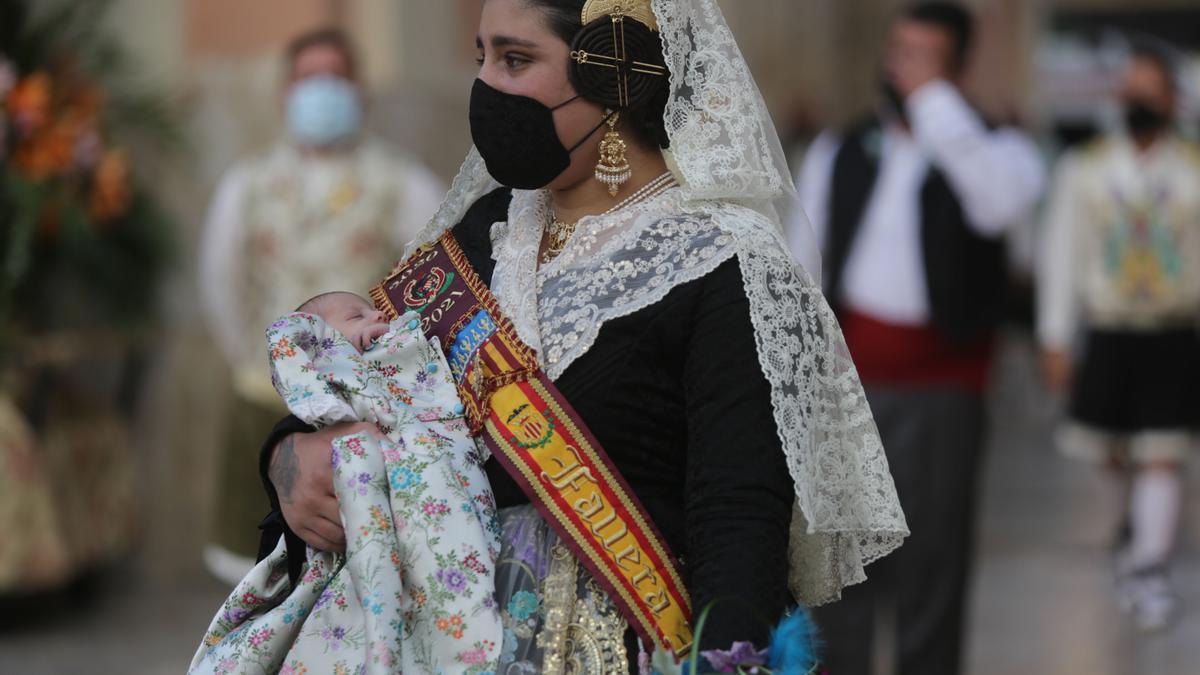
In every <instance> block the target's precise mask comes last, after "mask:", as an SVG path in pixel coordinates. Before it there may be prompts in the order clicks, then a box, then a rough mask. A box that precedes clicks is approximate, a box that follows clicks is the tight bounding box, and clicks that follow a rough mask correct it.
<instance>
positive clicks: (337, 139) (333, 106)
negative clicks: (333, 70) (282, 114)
mask: <svg viewBox="0 0 1200 675" xmlns="http://www.w3.org/2000/svg"><path fill="white" fill-rule="evenodd" d="M286 114H287V126H288V133H289V134H290V135H291V138H292V140H293V141H294V142H296V143H298V144H300V145H303V146H306V147H311V148H328V147H330V146H334V145H339V144H342V143H345V142H347V141H349V140H351V139H352V138H354V136H355V135H356V134H358V130H359V127H360V126H361V125H362V103H361V101H360V100H359V96H358V90H357V89H355V87H354V85H353V84H351V83H350V82H349V81H347V80H346V79H344V78H341V77H337V76H333V75H317V76H314V77H309V78H306V79H304V80H301V81H300V82H297V83H296V84H294V85H292V88H291V91H289V92H288V97H287V113H286Z"/></svg>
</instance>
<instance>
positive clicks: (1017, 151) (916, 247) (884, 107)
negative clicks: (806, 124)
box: [789, 2, 1044, 675]
mask: <svg viewBox="0 0 1200 675" xmlns="http://www.w3.org/2000/svg"><path fill="white" fill-rule="evenodd" d="M973 32H974V26H973V17H972V16H971V15H970V14H969V13H968V11H967V10H965V9H963V8H962V7H961V6H959V5H956V4H953V3H947V2H922V3H918V4H915V5H913V6H911V7H909V8H908V9H907V10H906V11H904V12H903V13H902V14H900V15H899V16H898V18H897V19H896V20H895V21H894V22H893V24H892V26H891V29H890V34H889V37H888V40H887V44H886V48H885V52H884V55H883V62H882V71H883V72H882V82H881V94H882V100H881V103H880V105H879V109H878V112H877V113H876V114H874V115H871V116H870V117H869V118H867V119H866V120H864V121H862V122H860V123H858V124H856V125H854V126H852V127H851V128H849V129H848V130H845V131H826V132H824V133H822V134H821V135H820V136H819V137H818V138H817V140H816V141H814V143H813V146H812V147H811V149H810V150H809V152H808V154H807V156H806V158H805V161H804V164H803V166H802V169H801V173H800V176H799V188H800V194H801V200H802V201H803V203H804V207H805V210H807V212H808V213H809V215H810V217H811V219H812V222H813V225H814V228H815V229H816V230H817V234H818V238H819V239H820V240H821V244H822V248H823V251H824V254H825V268H824V286H825V292H826V295H827V296H828V297H829V299H830V302H831V303H832V304H833V305H834V308H835V310H836V311H837V313H838V316H839V319H840V321H841V323H842V329H843V331H844V332H845V337H846V343H847V346H848V347H849V350H850V354H851V356H852V357H853V359H854V362H855V364H856V366H857V368H858V371H859V374H860V376H861V377H862V381H863V384H864V386H865V387H866V392H867V398H868V400H869V401H870V404H871V408H872V411H873V413H874V415H875V419H876V421H877V423H878V425H879V430H880V434H881V436H882V438H883V444H884V449H885V451H886V453H887V458H888V463H889V465H890V466H891V468H892V473H893V475H894V476H895V479H896V488H897V491H898V492H899V495H900V502H901V506H902V507H903V509H904V513H905V515H906V516H907V517H908V523H909V526H910V528H911V530H912V536H911V537H910V538H909V540H908V541H907V542H906V543H905V545H904V546H903V547H902V548H901V549H900V550H899V551H898V552H897V553H896V554H894V555H892V556H890V557H889V558H888V559H887V560H885V561H881V562H880V563H876V564H875V565H873V566H872V569H873V570H874V573H871V574H869V576H870V579H869V580H868V581H867V582H866V583H864V584H863V585H861V586H858V587H853V588H849V589H847V590H846V592H845V594H844V595H843V598H842V600H841V601H839V602H837V603H834V604H832V605H830V606H828V607H827V608H822V609H821V610H819V611H818V612H817V622H818V624H819V625H820V627H821V629H822V630H823V633H824V638H825V641H826V643H827V653H826V657H827V658H826V663H827V665H828V669H829V672H831V673H837V674H838V675H854V674H856V673H868V672H871V669H872V664H873V662H874V661H875V657H874V655H873V654H872V649H871V646H872V644H873V642H874V640H875V634H876V632H877V630H879V629H881V627H882V626H884V625H894V626H895V630H896V636H895V639H894V641H893V642H894V644H895V645H896V647H897V654H896V655H895V658H896V660H897V663H898V668H899V672H900V673H904V674H919V675H938V674H941V673H956V672H958V671H959V665H960V657H961V652H962V648H961V645H962V623H963V621H962V619H963V613H964V605H965V590H966V585H967V579H968V572H969V567H970V564H969V563H970V558H971V543H972V530H973V523H974V506H975V492H976V476H977V473H978V471H977V469H978V466H979V459H980V455H981V448H982V441H983V436H984V422H985V420H984V397H983V393H984V389H985V386H986V383H987V377H988V370H989V366H990V363H991V360H992V351H993V350H992V346H993V337H994V332H995V328H996V326H997V324H998V322H999V319H1000V316H1001V311H1002V304H1003V301H1004V296H1005V291H1006V285H1007V274H1006V266H1005V260H1004V258H1005V246H1004V241H1003V238H1004V235H1005V232H1006V231H1007V230H1008V229H1009V228H1010V227H1011V226H1013V225H1015V224H1017V223H1019V222H1020V221H1021V220H1022V219H1023V218H1025V217H1027V216H1028V215H1029V213H1030V211H1031V209H1032V208H1033V206H1034V204H1035V203H1036V201H1037V200H1038V198H1039V196H1040V194H1041V191H1042V188H1043V182H1044V169H1043V167H1042V165H1041V160H1040V157H1039V154H1038V151H1037V148H1036V147H1035V146H1034V144H1033V143H1032V141H1031V140H1030V139H1029V138H1028V137H1027V136H1025V135H1024V134H1022V133H1021V132H1019V131H1017V130H1015V129H1012V128H997V127H993V126H992V125H990V124H989V123H988V122H986V121H985V120H984V119H983V118H982V117H981V115H980V114H979V113H977V112H976V111H975V110H974V109H973V108H972V107H971V105H970V104H969V103H968V102H967V101H966V100H965V99H964V97H963V94H962V93H961V92H960V90H959V87H958V83H959V82H960V80H961V77H962V75H963V73H964V67H965V66H966V63H967V57H968V54H969V52H970V50H971V45H972V35H973ZM789 235H793V237H794V234H793V232H789ZM793 241H796V240H795V239H794V238H793ZM880 609H884V610H885V611H889V612H891V613H893V616H894V620H893V621H891V622H880V623H879V627H877V626H876V623H877V619H878V618H879V617H880V616H881V615H880V612H879V610H880Z"/></svg>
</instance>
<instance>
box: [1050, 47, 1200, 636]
mask: <svg viewBox="0 0 1200 675" xmlns="http://www.w3.org/2000/svg"><path fill="white" fill-rule="evenodd" d="M1176 82H1177V80H1176V77H1175V68H1174V65H1173V61H1172V58H1171V55H1170V52H1169V51H1166V50H1164V49H1162V48H1159V47H1158V46H1155V45H1153V44H1144V45H1139V46H1137V47H1136V48H1135V50H1134V54H1133V58H1132V59H1131V61H1130V64H1129V66H1128V68H1127V71H1126V73H1125V76H1124V80H1123V83H1122V85H1121V88H1120V91H1119V96H1120V100H1121V104H1122V107H1123V110H1124V113H1125V114H1124V117H1125V124H1124V128H1123V129H1122V130H1120V131H1118V132H1116V133H1112V134H1109V135H1108V136H1105V137H1103V138H1101V139H1099V140H1097V141H1094V142H1093V143H1092V144H1091V145H1089V146H1087V147H1085V148H1083V149H1081V150H1079V151H1076V152H1073V153H1070V154H1068V155H1066V156H1065V157H1063V159H1062V160H1061V162H1060V163H1059V166H1058V169H1057V172H1056V176H1055V181H1054V191H1053V197H1052V200H1051V203H1050V206H1049V208H1048V210H1047V212H1046V216H1045V223H1044V228H1043V235H1044V241H1043V245H1042V247H1041V252H1042V257H1041V261H1040V263H1041V264H1040V269H1039V282H1040V287H1039V296H1038V297H1039V311H1038V336H1039V340H1040V342H1041V346H1042V349H1043V357H1042V360H1043V366H1044V372H1045V376H1046V379H1047V382H1048V384H1049V386H1050V387H1051V388H1052V389H1053V390H1055V391H1057V392H1059V393H1062V394H1064V395H1066V396H1067V398H1068V417H1069V419H1068V421H1067V422H1066V423H1065V424H1064V425H1063V426H1062V428H1061V429H1060V431H1059V434H1058V435H1059V438H1058V440H1059V445H1060V447H1061V449H1062V450H1063V451H1064V452H1065V453H1067V454H1069V455H1071V456H1074V457H1078V458H1082V459H1086V460H1091V461H1094V462H1097V463H1098V464H1099V465H1100V466H1102V467H1104V468H1105V469H1106V470H1107V473H1108V474H1109V475H1110V481H1109V482H1110V483H1111V485H1112V486H1113V492H1114V493H1115V494H1116V495H1119V497H1115V498H1114V501H1119V502H1120V504H1121V506H1120V511H1121V514H1122V516H1121V525H1120V527H1119V528H1118V532H1117V537H1116V541H1115V542H1114V543H1115V546H1116V560H1115V562H1116V572H1117V591H1118V598H1119V600H1120V601H1121V604H1122V606H1123V608H1124V609H1126V610H1128V611H1130V612H1131V613H1132V616H1133V619H1134V621H1135V623H1136V624H1137V626H1138V627H1139V628H1141V629H1143V630H1155V629H1160V628H1164V627H1166V626H1167V625H1168V624H1169V623H1170V621H1171V619H1172V618H1173V615H1174V614H1175V611H1176V605H1177V601H1176V597H1175V593H1174V591H1173V590H1172V588H1171V585H1170V583H1169V579H1168V575H1167V568H1168V565H1169V563H1170V562H1171V555H1172V552H1173V550H1174V548H1175V540H1176V535H1177V530H1178V527H1179V519H1180V513H1181V511H1182V508H1183V489H1184V472H1183V465H1184V461H1185V459H1186V457H1187V455H1188V453H1189V451H1190V449H1191V447H1192V444H1193V443H1194V440H1195V431H1196V429H1197V426H1198V422H1200V340H1198V339H1197V319H1198V318H1200V146H1197V144H1195V143H1193V142H1190V141H1188V140H1185V139H1184V138H1183V137H1182V136H1180V135H1179V134H1178V133H1177V132H1176V131H1175V129H1174V116H1175V110H1176V102H1177V98H1178V90H1177V84H1176Z"/></svg>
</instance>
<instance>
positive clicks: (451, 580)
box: [437, 568, 467, 593]
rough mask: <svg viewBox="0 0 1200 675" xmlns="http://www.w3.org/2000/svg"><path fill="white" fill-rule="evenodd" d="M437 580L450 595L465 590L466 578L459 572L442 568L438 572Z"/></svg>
mask: <svg viewBox="0 0 1200 675" xmlns="http://www.w3.org/2000/svg"><path fill="white" fill-rule="evenodd" d="M437 580H438V581H440V582H442V584H444V585H445V586H446V588H447V589H448V590H449V591H451V592H452V593H462V592H463V591H464V590H466V588H467V576H466V575H465V574H463V573H462V572H461V571H460V570H456V569H447V568H442V569H440V570H438V573H437Z"/></svg>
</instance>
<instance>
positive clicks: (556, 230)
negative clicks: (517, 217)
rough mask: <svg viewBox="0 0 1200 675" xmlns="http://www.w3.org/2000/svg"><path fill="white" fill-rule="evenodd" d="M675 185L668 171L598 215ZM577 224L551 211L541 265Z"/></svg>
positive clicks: (563, 244)
mask: <svg viewBox="0 0 1200 675" xmlns="http://www.w3.org/2000/svg"><path fill="white" fill-rule="evenodd" d="M676 185H679V183H678V182H676V181H675V176H674V175H673V174H672V173H671V172H670V171H668V172H666V173H664V174H663V175H661V176H659V177H658V178H655V179H654V180H652V181H650V182H649V183H646V184H645V185H644V186H642V188H641V189H640V190H638V191H637V192H635V193H633V194H631V195H629V197H627V198H626V199H625V200H624V201H622V202H621V203H620V204H617V205H616V206H614V207H612V208H611V209H609V210H607V211H605V212H604V213H602V214H600V215H601V216H607V215H610V214H612V213H615V212H617V211H620V210H621V209H624V208H627V207H630V206H634V205H636V204H641V203H643V202H647V201H650V200H651V199H654V198H655V197H657V196H659V195H661V194H662V193H664V192H666V191H667V190H669V189H671V188H673V187H675V186H676ZM578 226H579V222H578V221H576V222H574V223H567V222H564V221H561V220H559V219H558V218H557V217H555V216H554V212H553V211H551V213H550V223H549V224H547V225H546V230H545V232H546V251H545V253H543V254H542V264H543V265H544V264H546V263H548V262H550V261H551V260H554V259H555V258H557V257H558V256H559V254H561V253H562V252H563V250H564V249H566V247H567V242H568V241H570V240H571V236H572V235H573V234H575V228H577V227H578Z"/></svg>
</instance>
